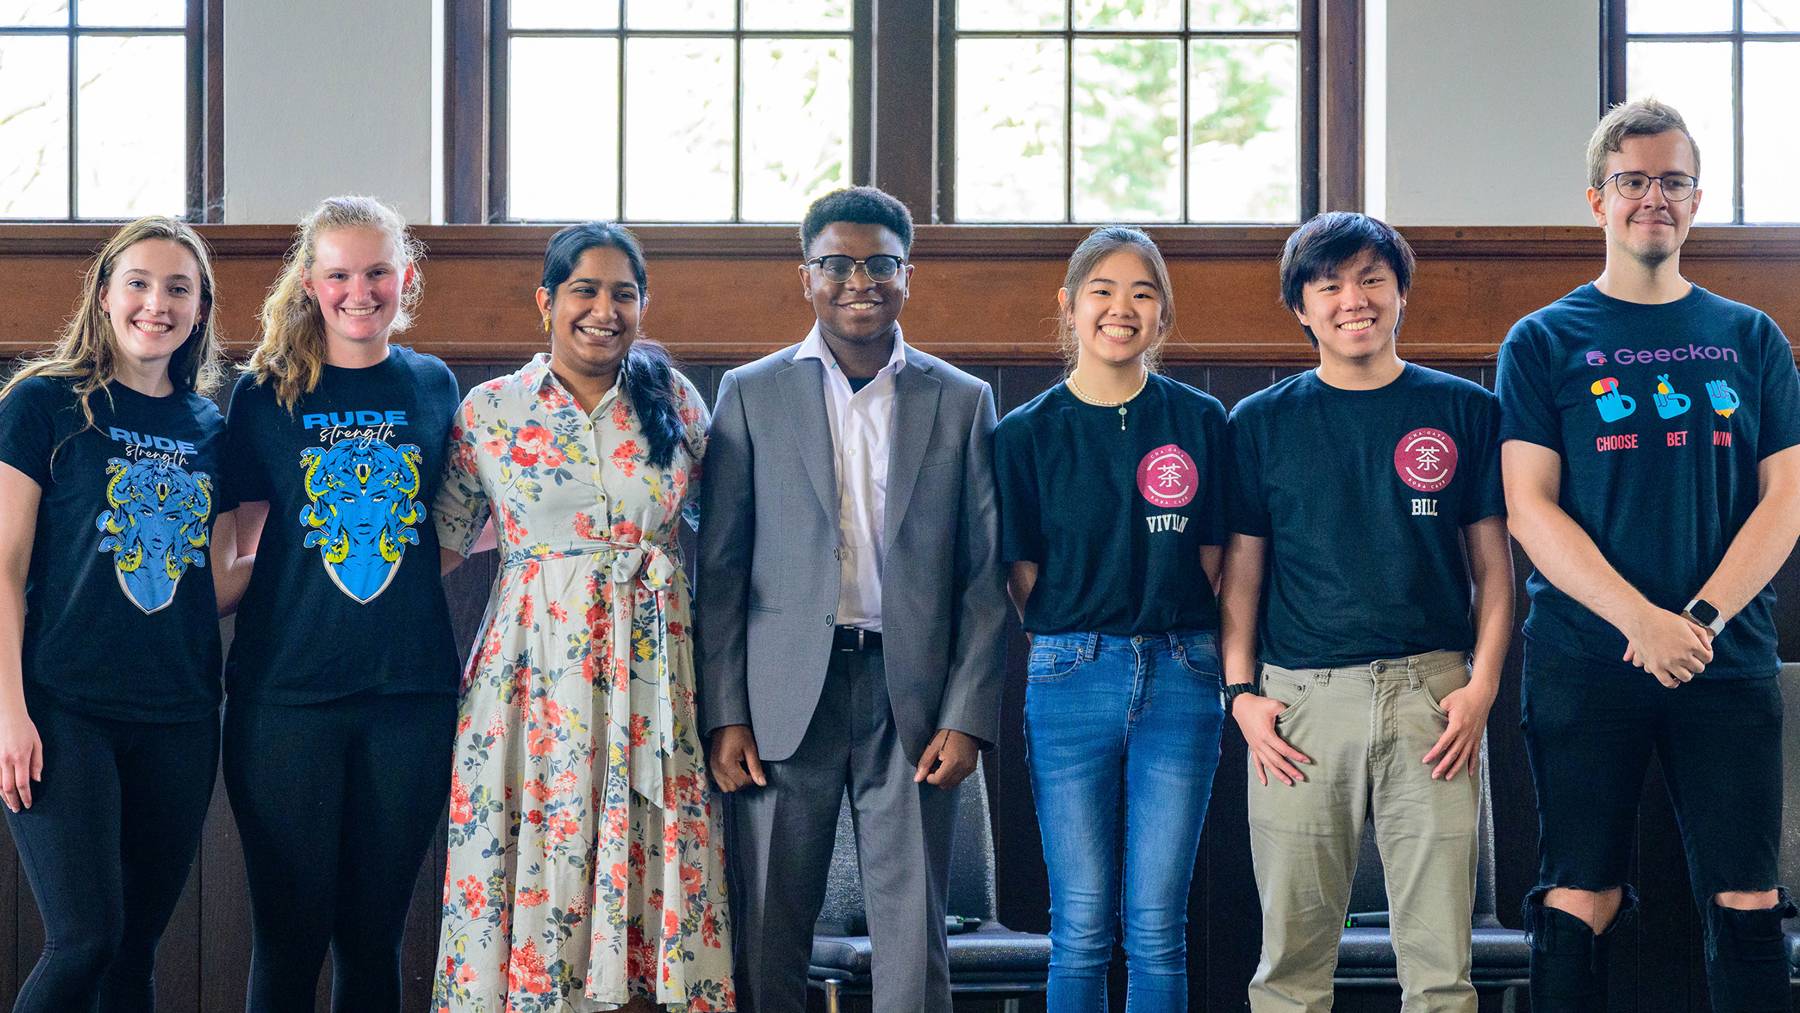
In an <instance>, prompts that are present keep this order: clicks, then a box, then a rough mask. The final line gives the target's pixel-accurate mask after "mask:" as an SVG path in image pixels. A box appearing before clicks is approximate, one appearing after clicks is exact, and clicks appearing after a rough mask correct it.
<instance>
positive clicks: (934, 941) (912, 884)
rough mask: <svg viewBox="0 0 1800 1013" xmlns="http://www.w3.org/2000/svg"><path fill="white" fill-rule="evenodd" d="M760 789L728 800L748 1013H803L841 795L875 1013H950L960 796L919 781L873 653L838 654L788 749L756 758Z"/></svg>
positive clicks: (741, 981) (742, 990) (740, 978)
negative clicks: (952, 878)
mask: <svg viewBox="0 0 1800 1013" xmlns="http://www.w3.org/2000/svg"><path fill="white" fill-rule="evenodd" d="M763 771H764V773H765V774H766V776H767V778H768V782H769V783H768V786H767V787H763V788H758V787H755V786H754V785H752V786H750V787H747V788H743V789H740V790H738V791H737V792H736V793H735V794H734V795H733V797H732V801H731V805H732V816H733V840H732V845H733V846H732V848H731V855H730V858H731V862H732V864H733V865H734V866H735V867H736V869H735V872H736V875H735V876H734V877H733V881H734V882H735V883H738V884H741V889H739V890H738V891H737V893H736V896H735V897H734V898H733V924H734V927H735V929H736V935H737V942H738V946H739V950H740V955H739V958H738V968H737V983H738V1000H739V1003H740V1008H741V1009H742V1010H744V1011H747V1013H804V1011H805V1009H806V968H807V963H808V959H809V957H810V955H811V952H812V932H813V922H814V921H816V920H817V919H818V917H819V909H820V907H821V905H823V903H824V899H825V879H826V875H827V872H828V871H829V868H830V864H831V847H832V841H833V839H834V834H835V830H836V827H837V818H838V808H839V805H840V803H841V801H842V799H843V797H844V789H845V788H846V787H848V788H849V790H850V804H851V815H852V818H853V821H854V823H855V826H856V852H857V861H858V863H859V865H860V866H861V868H862V875H863V894H864V898H865V904H866V907H867V910H868V917H869V938H870V943H871V945H872V947H873V949H874V968H873V972H874V979H875V982H874V984H875V989H874V991H875V995H874V1009H875V1013H948V1011H949V1010H950V968H949V961H948V958H947V957H946V955H945V943H944V911H945V908H946V907H947V904H948V891H949V870H950V837H951V833H952V830H953V828H954V821H955V812H956V810H955V798H956V796H955V793H953V792H947V791H943V790H942V789H939V788H935V787H933V786H931V785H929V784H914V783H913V771H914V767H913V765H912V764H911V763H909V762H907V759H906V752H905V750H904V749H903V748H902V747H901V744H900V740H899V735H898V733H897V731H896V729H895V726H894V716H893V712H892V709H891V706H890V704H889V703H888V689H887V678H886V675H885V671H884V668H883V665H882V656H881V653H880V652H879V651H870V652H862V653H845V652H835V651H834V652H833V653H832V655H831V665H830V668H829V670H828V671H827V673H826V676H825V687H824V691H823V692H822V694H821V695H820V698H819V705H818V708H817V710H815V711H814V712H813V718H812V723H811V724H810V725H808V727H807V730H806V737H805V738H804V739H802V740H801V743H800V748H799V749H798V750H796V751H795V753H794V755H793V756H792V757H790V758H788V759H786V760H781V761H778V762H772V763H771V762H765V763H764V764H763Z"/></svg>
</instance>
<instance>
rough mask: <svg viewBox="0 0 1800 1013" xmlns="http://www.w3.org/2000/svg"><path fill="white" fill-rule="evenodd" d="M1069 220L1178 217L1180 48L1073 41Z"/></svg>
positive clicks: (1148, 42)
mask: <svg viewBox="0 0 1800 1013" xmlns="http://www.w3.org/2000/svg"><path fill="white" fill-rule="evenodd" d="M1074 85H1075V92H1074V106H1075V109H1074V138H1075V217H1076V218H1077V219H1078V220H1086V221H1098V220H1107V221H1121V220H1122V221H1134V220H1155V221H1173V220H1175V219H1178V218H1180V217H1181V43H1180V42H1179V41H1177V40H1175V39H1118V40H1112V39H1093V40H1088V39H1080V40H1077V41H1076V43H1075V81H1074Z"/></svg>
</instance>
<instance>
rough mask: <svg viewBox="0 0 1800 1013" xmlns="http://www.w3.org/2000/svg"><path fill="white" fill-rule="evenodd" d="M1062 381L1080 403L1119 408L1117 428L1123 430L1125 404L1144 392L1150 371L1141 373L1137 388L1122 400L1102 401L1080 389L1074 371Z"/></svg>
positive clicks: (1097, 406)
mask: <svg viewBox="0 0 1800 1013" xmlns="http://www.w3.org/2000/svg"><path fill="white" fill-rule="evenodd" d="M1063 382H1064V383H1066V384H1068V385H1069V392H1070V393H1071V394H1074V395H1075V397H1076V399H1077V400H1079V401H1080V402H1081V403H1082V404H1091V405H1093V406H1094V407H1096V408H1117V409H1118V410H1119V430H1120V431H1121V432H1123V431H1124V429H1125V406H1126V405H1127V404H1129V403H1130V402H1131V401H1132V400H1134V399H1135V398H1136V397H1137V396H1138V395H1139V394H1142V393H1143V392H1144V387H1145V386H1146V385H1147V384H1149V383H1150V371H1149V370H1147V369H1146V370H1144V373H1143V375H1142V376H1140V377H1139V378H1138V385H1137V390H1134V391H1132V392H1131V393H1130V394H1127V395H1126V396H1125V400H1123V401H1102V400H1100V399H1099V398H1097V397H1090V396H1089V395H1088V392H1087V391H1084V390H1082V389H1081V385H1080V384H1078V383H1076V382H1075V374H1074V373H1070V374H1069V375H1068V376H1066V377H1064V378H1063Z"/></svg>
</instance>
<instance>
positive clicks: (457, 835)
mask: <svg viewBox="0 0 1800 1013" xmlns="http://www.w3.org/2000/svg"><path fill="white" fill-rule="evenodd" d="M676 379H677V381H678V382H679V387H680V406H679V411H680V418H681V422H682V429H683V434H684V438H683V441H682V446H680V447H679V448H677V449H676V451H675V455H674V458H673V460H671V461H670V463H669V466H668V467H666V468H653V467H651V466H650V464H649V461H648V459H647V458H648V453H649V451H648V447H647V443H646V440H645V438H644V434H643V431H642V429H641V428H640V426H639V423H638V418H637V414H636V413H635V412H634V411H633V410H632V408H631V405H630V403H629V400H628V399H627V398H626V396H625V395H624V392H623V391H620V390H619V389H618V387H616V386H615V387H614V388H613V390H612V391H610V392H608V393H607V395H606V396H605V397H604V398H602V399H601V402H600V404H599V405H598V406H597V407H596V408H595V410H594V413H593V415H592V416H591V417H590V416H589V415H588V414H587V413H586V412H583V411H582V410H581V406H580V405H578V404H577V403H576V402H575V399H574V398H572V397H570V396H569V394H568V392H567V391H566V390H564V389H563V386H562V384H561V383H559V382H558V381H557V379H556V377H555V375H554V374H553V373H552V372H551V371H550V368H549V357H548V356H547V355H541V354H540V355H539V356H538V357H537V358H535V359H533V360H532V361H531V362H530V363H528V364H527V365H526V366H525V367H524V368H523V369H521V370H519V371H518V372H516V373H513V374H511V375H508V376H504V377H501V378H499V379H497V380H491V381H489V382H487V383H484V384H482V385H481V386H479V387H477V388H475V389H474V390H473V391H471V392H470V393H469V396H468V397H467V398H465V399H464V400H463V403H462V407H461V408H460V409H459V410H458V412H457V417H456V424H455V427H454V428H453V429H452V431H451V448H450V454H449V463H448V464H447V465H446V471H445V477H444V482H443V486H442V488H441V491H440V492H439V493H438V497H437V505H436V509H435V510H434V513H435V515H436V517H437V529H438V539H439V541H440V542H441V543H442V544H443V546H444V547H445V548H448V549H452V550H455V551H459V552H462V553H464V554H467V553H468V551H469V549H470V547H471V546H473V545H474V543H475V540H476V536H477V535H478V534H479V532H480V531H481V529H482V527H483V526H484V524H485V523H486V522H487V520H488V518H489V516H490V515H491V516H492V518H493V521H494V526H495V529H496V531H497V532H498V536H499V549H500V554H501V561H502V565H501V570H500V575H499V578H498V580H497V581H496V583H495V587H494V590H493V594H492V596H491V597H490V598H489V601H488V607H487V615H486V616H485V617H484V618H483V620H482V625H481V633H480V636H479V638H478V640H477V641H476V644H475V648H474V650H473V652H472V654H471V657H470V659H469V665H468V669H467V670H466V671H465V673H464V675H463V683H462V708H461V713H460V718H459V723H458V726H457V737H456V766H455V769H454V772H453V774H452V779H451V789H450V791H451V794H450V839H449V863H448V868H447V869H446V872H445V877H444V910H443V928H442V935H441V937H440V942H439V947H438V969H437V983H436V986H435V988H434V990H433V1008H434V1009H438V1010H461V1011H469V1013H502V1011H509V1013H538V1011H569V1010H580V1011H587V1010H605V1009H612V1008H615V1007H618V1006H622V1005H624V1004H625V1003H626V1002H627V1001H628V1000H630V999H631V998H632V997H634V996H647V997H649V998H651V999H653V1000H654V1001H655V1002H657V1003H660V1004H663V1005H666V1006H667V1007H668V1008H669V1009H670V1010H672V1011H677V1013H680V1011H694V1013H704V1011H709V1010H728V1009H732V1008H734V1007H735V1006H736V998H735V996H734V994H733V991H732V983H731V940H730V928H729V925H728V915H727V909H726V902H725V860H724V848H723V841H722V839H721V833H720V826H719V819H718V816H717V814H716V813H715V811H714V810H713V808H712V805H711V801H710V788H709V786H708V784H707V780H706V766H705V762H704V760H703V758H702V755H701V752H700V740H699V733H698V730H697V721H696V715H695V710H694V664H693V639H692V633H691V632H690V630H689V628H688V623H689V619H688V588H687V580H686V577H685V575H684V573H683V571H682V567H681V564H680V561H679V559H678V555H677V554H678V548H677V545H676V541H675V535H676V527H677V525H678V524H679V523H680V520H681V514H682V508H683V506H684V504H685V503H686V501H687V499H688V496H689V494H690V492H692V491H694V487H695V483H696V481H697V479H698V468H699V461H700V457H701V455H702V454H703V453H704V447H705V438H706V437H705V434H706V418H707V415H706V406H705V404H704V403H703V402H702V401H701V399H700V395H699V392H697V391H696V390H695V389H694V387H693V384H691V383H689V382H688V380H687V378H686V377H684V376H681V375H680V374H676Z"/></svg>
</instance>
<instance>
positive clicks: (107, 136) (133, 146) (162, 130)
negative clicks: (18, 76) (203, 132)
mask: <svg viewBox="0 0 1800 1013" xmlns="http://www.w3.org/2000/svg"><path fill="white" fill-rule="evenodd" d="M84 6H85V5H84ZM76 46H77V49H76V53H75V59H76V61H77V63H76V69H77V71H78V77H79V80H80V81H81V91H80V94H79V97H78V98H77V99H76V103H77V107H76V109H77V112H78V113H79V114H80V117H81V119H80V123H79V125H78V127H77V130H78V136H77V138H76V149H75V150H76V152H77V155H76V165H77V167H78V168H79V171H80V176H79V178H78V179H77V180H76V194H75V209H76V211H77V212H79V213H80V215H81V217H83V218H137V217H139V216H142V215H150V214H164V215H179V214H181V213H182V212H183V211H184V210H185V209H186V207H187V179H186V177H187V148H188V146H187V40H186V39H184V38H183V37H181V36H179V35H138V36H127V37H124V38H119V37H114V36H105V35H102V36H88V37H86V38H83V39H81V40H80V41H79V42H77V43H76Z"/></svg>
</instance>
